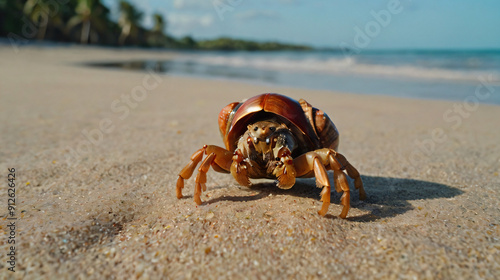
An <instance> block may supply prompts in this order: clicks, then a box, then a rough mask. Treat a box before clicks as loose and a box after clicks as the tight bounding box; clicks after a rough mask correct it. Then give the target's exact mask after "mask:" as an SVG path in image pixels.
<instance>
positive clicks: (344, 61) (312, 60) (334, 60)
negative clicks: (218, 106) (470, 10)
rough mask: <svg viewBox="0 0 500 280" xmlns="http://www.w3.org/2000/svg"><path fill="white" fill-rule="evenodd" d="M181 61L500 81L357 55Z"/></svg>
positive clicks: (192, 58) (217, 57)
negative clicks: (361, 58)
mask: <svg viewBox="0 0 500 280" xmlns="http://www.w3.org/2000/svg"><path fill="white" fill-rule="evenodd" d="M180 60H185V61H190V62H194V63H197V64H202V65H211V66H228V67H238V68H253V69H258V70H271V71H280V72H302V73H324V74H351V75H352V74H354V75H356V74H357V75H368V76H386V77H407V78H417V79H438V80H443V79H444V80H462V81H477V79H478V77H479V76H488V77H491V78H492V79H493V80H496V81H500V72H496V71H487V70H477V69H476V70H463V69H460V70H456V69H447V68H443V67H424V66H418V65H412V64H405V63H396V64H383V63H376V62H375V63H373V62H372V63H366V62H364V63H362V62H359V61H358V60H357V59H356V58H355V57H353V56H350V57H344V56H341V55H337V56H330V57H318V56H316V57H314V56H272V55H246V54H242V55H238V54H236V55H235V54H229V55H227V54H210V55H206V54H204V55H189V56H183V57H181V58H180Z"/></svg>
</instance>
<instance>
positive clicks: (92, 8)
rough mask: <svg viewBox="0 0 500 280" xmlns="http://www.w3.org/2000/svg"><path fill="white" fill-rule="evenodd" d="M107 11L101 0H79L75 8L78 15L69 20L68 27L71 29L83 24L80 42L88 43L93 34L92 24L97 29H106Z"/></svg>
mask: <svg viewBox="0 0 500 280" xmlns="http://www.w3.org/2000/svg"><path fill="white" fill-rule="evenodd" d="M106 11H107V8H106V7H104V6H103V5H102V3H101V2H100V0H78V4H77V5H76V8H75V12H76V15H75V16H73V17H72V18H71V19H70V20H69V21H68V25H67V28H68V30H69V29H72V28H73V27H75V26H76V25H79V24H81V25H82V31H81V34H80V42H81V43H82V44H86V43H87V42H88V41H89V38H90V35H91V31H92V28H91V27H92V25H93V26H94V29H97V30H101V31H103V30H105V29H106V23H107V18H106V17H107V12H106ZM94 32H95V31H94Z"/></svg>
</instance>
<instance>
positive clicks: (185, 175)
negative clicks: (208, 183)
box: [176, 145, 207, 199]
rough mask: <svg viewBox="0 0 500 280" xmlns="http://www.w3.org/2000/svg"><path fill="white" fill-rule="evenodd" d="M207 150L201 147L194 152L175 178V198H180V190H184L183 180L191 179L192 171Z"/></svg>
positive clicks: (205, 147)
mask: <svg viewBox="0 0 500 280" xmlns="http://www.w3.org/2000/svg"><path fill="white" fill-rule="evenodd" d="M206 149H207V145H205V146H203V148H201V149H199V150H198V151H196V152H194V153H193V155H192V156H191V161H190V162H189V163H188V164H187V165H186V166H184V168H183V169H182V170H181V172H180V173H179V177H178V178H177V187H176V194H177V198H179V199H180V198H182V189H183V188H184V180H185V179H189V178H191V176H192V175H193V172H194V169H195V168H196V166H197V165H198V163H199V162H200V161H201V160H202V159H203V153H204V152H205V150H206Z"/></svg>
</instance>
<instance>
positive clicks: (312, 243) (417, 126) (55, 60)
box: [0, 46, 500, 279]
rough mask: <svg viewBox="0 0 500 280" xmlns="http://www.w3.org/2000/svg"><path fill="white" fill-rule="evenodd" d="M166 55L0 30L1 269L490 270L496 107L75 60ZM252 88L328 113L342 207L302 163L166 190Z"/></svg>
mask: <svg viewBox="0 0 500 280" xmlns="http://www.w3.org/2000/svg"><path fill="white" fill-rule="evenodd" d="M174 55H175V53H158V52H156V53H155V52H146V51H139V50H116V49H105V48H81V47H67V48H59V47H57V48H36V47H26V48H21V49H20V50H19V53H15V52H14V51H13V49H11V48H10V47H8V46H2V47H0V77H2V78H1V82H0V119H1V124H0V132H1V135H2V136H1V139H0V170H2V171H3V175H2V178H4V179H3V183H2V188H3V189H4V191H3V192H2V196H3V198H1V201H2V202H1V205H0V206H1V209H2V211H1V213H2V217H4V219H3V222H2V227H1V228H0V232H1V234H0V236H3V237H2V238H0V244H1V246H0V253H1V255H2V258H1V262H0V277H1V278H4V277H5V276H7V277H9V278H13V279H21V278H25V279H40V278H62V279H64V278H66V279H78V278H81V279H103V278H116V279H124V278H127V279H128V278H132V279H134V278H140V279H165V278H167V279H183V278H208V279H235V278H249V279H263V278H267V279H269V278H271V279H283V278H286V279H288V278H297V279H304V278H307V279H311V278H328V279H339V278H347V279H351V278H352V279H367V278H368V279H372V278H377V279H405V278H415V279H495V278H499V277H500V202H499V199H498V198H499V197H500V176H499V172H500V145H498V143H500V129H498V120H500V107H498V106H490V105H477V104H474V103H466V104H464V103H462V102H444V101H428V100H414V99H403V98H393V97H384V96H365V95H355V94H347V93H337V92H329V91H312V90H304V89H291V88H283V87H275V86H256V85H248V84H242V83H238V82H230V81H218V80H204V79H194V78H183V77H172V76H168V75H157V74H155V73H154V72H149V73H148V72H134V71H121V70H107V69H99V68H89V67H83V66H81V65H80V64H81V63H84V62H91V61H104V60H106V61H122V60H129V59H130V60H132V59H145V58H161V59H168V58H170V57H172V56H174ZM263 92H278V93H281V94H285V95H288V96H290V97H292V98H296V99H299V98H304V99H306V100H307V101H308V102H309V103H311V104H312V105H314V106H316V107H319V108H321V109H322V110H323V111H325V112H326V113H327V114H328V115H329V116H330V117H331V118H332V119H333V120H334V122H335V124H336V125H337V127H338V129H339V130H340V133H341V143H340V150H341V152H342V153H343V154H344V155H345V156H346V157H347V158H348V159H349V160H350V162H351V163H352V164H353V165H354V166H356V167H357V168H358V170H359V171H360V173H361V174H362V179H363V181H364V184H365V189H366V192H367V194H368V199H367V200H366V201H360V200H359V196H358V194H357V192H356V191H355V190H354V189H353V188H352V192H351V193H352V195H351V205H352V208H351V210H350V212H349V215H348V218H347V219H345V220H343V219H340V218H338V217H337V215H338V214H340V211H341V206H340V204H339V199H340V194H338V193H335V192H334V193H332V205H330V209H329V211H328V214H327V215H326V217H321V216H319V215H318V214H317V211H318V210H319V209H320V208H321V202H320V201H319V194H320V191H321V190H320V189H318V188H316V187H315V185H316V184H315V181H314V179H300V180H298V182H297V184H296V185H295V186H294V187H293V188H292V189H290V190H280V189H278V188H277V187H275V186H274V184H273V183H272V182H260V181H259V182H257V184H256V185H255V186H253V187H251V188H246V187H241V186H238V185H237V183H236V182H235V181H234V179H233V178H232V177H231V176H230V175H227V174H221V173H216V172H213V171H210V172H209V173H208V176H207V177H208V182H207V187H208V190H207V191H206V192H204V193H203V195H202V200H203V201H204V204H203V205H201V206H197V205H196V204H195V203H194V202H193V197H192V194H193V190H194V178H191V179H190V180H188V181H187V182H186V187H185V189H184V194H185V198H183V199H180V200H178V199H177V198H176V197H175V184H176V179H177V174H178V172H179V171H180V169H182V167H183V166H184V165H185V164H186V163H187V162H188V160H189V157H190V156H191V154H192V153H193V152H194V151H195V150H197V149H199V148H200V147H202V146H203V145H204V144H216V145H221V146H222V145H223V144H222V140H221V139H220V135H219V132H218V126H217V115H218V113H219V111H220V109H221V108H222V107H224V106H225V105H226V104H228V103H230V102H234V101H240V100H242V99H244V98H248V97H251V96H254V95H256V94H260V93H263ZM474 94H476V93H474V92H471V96H474ZM483 94H484V92H483ZM492 94H499V93H498V92H493V93H492ZM470 100H474V99H473V98H472V99H470ZM8 168H15V174H16V181H15V183H16V208H15V213H14V214H15V217H17V220H15V224H16V229H15V241H16V244H15V246H16V249H15V253H16V263H15V270H16V272H14V273H12V272H10V271H8V268H9V267H10V264H9V263H7V257H8V256H7V254H8V253H9V252H10V248H9V247H10V246H11V244H8V236H10V235H11V234H10V229H9V227H8V224H9V222H11V220H8V219H7V218H8V217H11V216H10V215H9V212H8V210H7V198H8V197H7V195H8V194H7V176H8V173H9V172H8ZM193 177H194V176H193ZM331 177H332V176H331V174H330V178H331ZM351 187H352V182H351Z"/></svg>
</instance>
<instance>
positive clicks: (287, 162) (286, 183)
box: [273, 147, 297, 189]
mask: <svg viewBox="0 0 500 280" xmlns="http://www.w3.org/2000/svg"><path fill="white" fill-rule="evenodd" d="M276 159H277V161H276V162H275V163H273V164H274V165H275V167H274V170H273V175H274V176H276V178H277V179H278V187H279V188H281V189H289V188H291V187H293V185H295V177H296V176H297V172H296V171H295V166H294V165H293V158H292V157H291V153H290V150H289V149H288V148H287V147H282V148H281V149H280V150H279V151H278V153H277V157H276Z"/></svg>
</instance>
